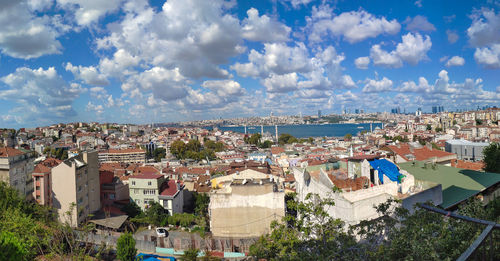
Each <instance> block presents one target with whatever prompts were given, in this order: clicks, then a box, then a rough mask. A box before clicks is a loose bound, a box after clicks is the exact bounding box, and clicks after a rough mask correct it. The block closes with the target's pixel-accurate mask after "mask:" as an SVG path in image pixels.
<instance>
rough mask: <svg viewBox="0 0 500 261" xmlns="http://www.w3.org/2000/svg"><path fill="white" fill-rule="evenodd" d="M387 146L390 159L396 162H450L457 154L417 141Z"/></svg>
mask: <svg viewBox="0 0 500 261" xmlns="http://www.w3.org/2000/svg"><path fill="white" fill-rule="evenodd" d="M387 148H388V149H389V151H391V152H392V153H393V155H392V156H391V159H392V160H393V161H394V162H396V163H401V162H407V161H414V160H419V161H432V162H436V163H439V164H451V161H453V160H456V159H457V155H456V154H454V153H450V152H447V151H442V150H438V149H434V148H432V146H431V145H430V144H428V145H426V146H422V145H420V144H419V143H418V142H413V143H411V144H408V143H398V144H396V145H389V146H387Z"/></svg>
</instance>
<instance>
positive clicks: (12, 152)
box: [0, 147, 24, 158]
mask: <svg viewBox="0 0 500 261" xmlns="http://www.w3.org/2000/svg"><path fill="white" fill-rule="evenodd" d="M22 154H24V152H22V151H20V150H18V149H14V148H7V147H4V148H0V157H2V158H7V157H14V156H17V155H22Z"/></svg>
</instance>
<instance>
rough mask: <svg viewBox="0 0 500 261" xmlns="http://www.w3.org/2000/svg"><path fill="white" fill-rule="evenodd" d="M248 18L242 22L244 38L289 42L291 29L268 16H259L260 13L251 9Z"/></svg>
mask: <svg viewBox="0 0 500 261" xmlns="http://www.w3.org/2000/svg"><path fill="white" fill-rule="evenodd" d="M247 16H248V17H247V18H245V19H244V20H243V21H242V31H243V32H242V36H243V38H245V39H248V40H251V41H261V42H280V41H287V40H288V35H289V34H290V31H291V29H290V27H288V26H286V25H284V24H282V23H280V22H278V21H276V20H275V19H271V18H270V17H269V16H267V15H262V16H259V11H258V10H257V9H255V8H250V9H249V10H248V11H247Z"/></svg>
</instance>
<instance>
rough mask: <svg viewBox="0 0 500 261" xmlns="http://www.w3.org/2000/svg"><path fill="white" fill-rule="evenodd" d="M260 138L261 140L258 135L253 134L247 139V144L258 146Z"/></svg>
mask: <svg viewBox="0 0 500 261" xmlns="http://www.w3.org/2000/svg"><path fill="white" fill-rule="evenodd" d="M260 138H262V136H261V135H260V133H254V134H252V136H250V138H248V141H247V143H249V144H254V145H258V144H259V143H260Z"/></svg>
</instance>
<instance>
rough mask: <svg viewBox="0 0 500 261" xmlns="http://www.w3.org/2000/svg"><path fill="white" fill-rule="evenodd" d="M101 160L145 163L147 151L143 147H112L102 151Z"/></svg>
mask: <svg viewBox="0 0 500 261" xmlns="http://www.w3.org/2000/svg"><path fill="white" fill-rule="evenodd" d="M99 162H100V163H110V162H124V163H145V162H146V151H145V150H143V149H110V150H105V151H100V152H99Z"/></svg>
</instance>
